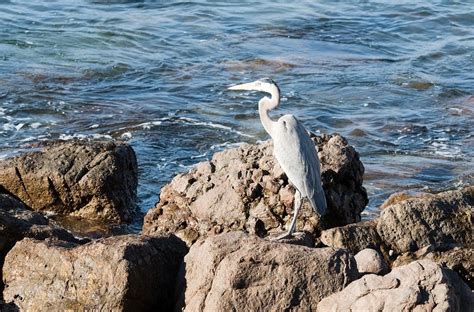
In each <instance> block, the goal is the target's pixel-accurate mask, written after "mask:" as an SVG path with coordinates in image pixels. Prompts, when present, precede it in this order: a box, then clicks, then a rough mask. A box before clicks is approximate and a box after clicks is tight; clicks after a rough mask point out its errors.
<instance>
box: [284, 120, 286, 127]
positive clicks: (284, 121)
mask: <svg viewBox="0 0 474 312" xmlns="http://www.w3.org/2000/svg"><path fill="white" fill-rule="evenodd" d="M283 127H285V129H286V121H284V120H283Z"/></svg>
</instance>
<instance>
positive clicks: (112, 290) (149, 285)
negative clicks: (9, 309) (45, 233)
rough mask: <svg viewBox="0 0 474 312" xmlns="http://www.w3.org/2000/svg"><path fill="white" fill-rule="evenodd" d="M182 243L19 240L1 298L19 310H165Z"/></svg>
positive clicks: (156, 239)
mask: <svg viewBox="0 0 474 312" xmlns="http://www.w3.org/2000/svg"><path fill="white" fill-rule="evenodd" d="M186 252H187V248H186V245H185V244H184V242H182V241H180V240H179V239H178V238H177V237H175V236H169V235H168V236H163V237H143V236H138V235H125V236H114V237H109V238H106V239H100V240H97V241H94V242H91V243H88V244H86V245H82V246H77V245H75V244H72V243H61V242H52V241H37V240H33V239H29V238H25V239H24V240H22V241H20V242H18V243H17V244H16V245H15V246H14V247H13V249H12V250H11V251H10V252H9V253H8V255H7V257H6V258H5V264H4V267H3V279H4V281H5V290H4V299H5V301H6V302H10V303H12V304H14V305H16V306H18V307H19V308H20V310H24V311H52V310H54V311H64V310H72V311H84V310H94V311H98V310H100V311H170V310H172V309H173V307H174V285H175V284H176V277H177V273H178V270H179V266H180V264H181V262H182V259H183V257H184V255H185V253H186Z"/></svg>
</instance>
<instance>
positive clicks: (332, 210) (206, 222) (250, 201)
mask: <svg viewBox="0 0 474 312" xmlns="http://www.w3.org/2000/svg"><path fill="white" fill-rule="evenodd" d="M312 138H313V140H314V141H315V144H316V145H317V146H318V150H319V157H320V159H321V169H322V171H321V172H322V182H323V188H324V190H325V193H326V198H327V204H328V207H329V214H328V217H327V220H325V222H323V223H325V225H324V226H329V225H344V224H348V223H352V222H356V221H359V220H360V213H361V211H362V210H363V209H364V207H365V205H366V204H367V194H366V191H365V189H364V188H363V187H362V175H363V173H364V167H363V165H362V162H361V161H360V160H359V156H358V153H357V152H356V151H355V150H354V148H353V147H352V146H350V145H348V144H347V141H346V140H345V139H344V138H343V137H341V136H339V135H323V136H322V137H318V136H314V135H313V136H312ZM294 192H295V190H294V188H293V187H292V186H291V185H290V184H288V179H287V177H286V175H285V174H284V172H283V171H282V169H281V168H280V166H279V165H278V164H277V163H276V162H275V159H274V157H273V146H272V144H271V141H267V142H265V143H263V144H259V145H248V144H246V145H242V146H241V147H239V148H235V149H229V150H225V151H223V152H220V153H216V154H215V155H214V156H213V158H212V160H211V161H209V162H204V163H200V164H198V165H197V166H196V167H195V168H194V169H192V170H191V171H190V172H188V173H184V174H180V175H178V176H176V177H175V178H174V179H173V180H172V181H171V183H170V184H168V185H166V186H164V187H163V188H162V190H161V194H160V202H159V203H158V204H157V205H156V207H155V208H153V209H150V210H149V211H148V213H147V215H146V217H145V221H144V226H143V232H144V233H146V234H155V233H176V235H178V236H179V237H181V238H182V239H183V240H184V241H186V242H187V244H188V245H191V244H192V243H193V242H194V241H196V240H197V239H198V238H199V237H206V236H212V235H215V234H218V233H222V232H228V231H234V230H244V231H247V232H250V233H254V234H256V235H258V236H261V237H264V236H266V235H269V234H273V233H281V232H282V231H283V230H284V228H287V227H288V226H289V224H290V222H291V218H292V213H293V198H294ZM321 227H322V223H321V220H319V218H318V217H317V216H316V215H315V213H314V212H313V211H312V209H311V208H310V206H309V203H307V202H305V203H304V204H303V207H302V208H301V211H300V214H299V218H298V222H297V230H298V231H307V232H310V233H314V232H317V231H319V230H320V228H321Z"/></svg>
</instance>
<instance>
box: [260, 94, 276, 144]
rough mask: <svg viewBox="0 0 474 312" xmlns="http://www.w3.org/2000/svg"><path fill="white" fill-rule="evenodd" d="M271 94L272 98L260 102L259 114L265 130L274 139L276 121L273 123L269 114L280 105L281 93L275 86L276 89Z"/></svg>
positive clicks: (265, 98)
mask: <svg viewBox="0 0 474 312" xmlns="http://www.w3.org/2000/svg"><path fill="white" fill-rule="evenodd" d="M270 94H271V98H269V97H266V96H265V97H264V98H262V99H261V100H260V101H259V102H258V113H259V115H260V121H261V122H262V125H263V128H265V131H267V132H268V134H270V136H271V137H273V128H274V125H275V124H276V121H273V120H272V119H271V118H270V115H269V114H268V113H269V112H270V111H271V110H272V109H274V108H276V107H277V106H278V105H279V104H280V92H279V91H278V88H277V87H276V86H274V88H272V90H270Z"/></svg>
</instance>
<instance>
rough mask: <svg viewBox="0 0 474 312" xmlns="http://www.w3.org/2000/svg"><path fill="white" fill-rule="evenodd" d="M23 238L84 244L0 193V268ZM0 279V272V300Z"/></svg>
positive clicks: (1, 287) (41, 216)
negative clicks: (7, 255)
mask: <svg viewBox="0 0 474 312" xmlns="http://www.w3.org/2000/svg"><path fill="white" fill-rule="evenodd" d="M24 237H31V238H36V239H46V238H49V239H53V240H63V241H68V242H75V243H83V242H85V240H79V239H76V238H75V237H74V236H73V235H72V234H71V233H69V232H68V231H66V230H65V229H63V228H61V227H58V226H56V225H54V224H51V223H50V221H49V220H48V219H47V218H45V217H44V216H43V215H41V214H40V213H37V212H34V211H31V210H27V209H26V206H25V205H24V204H23V203H22V202H21V201H19V200H18V199H16V198H14V197H13V196H11V195H9V194H1V193H0V268H1V266H2V265H3V261H4V259H5V256H6V254H7V253H8V252H9V251H10V249H12V247H13V246H14V245H15V243H16V242H17V241H20V240H22V239H23V238H24ZM1 278H2V275H1V272H0V299H1V298H2V296H1V291H2V290H3V283H2V279H1Z"/></svg>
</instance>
